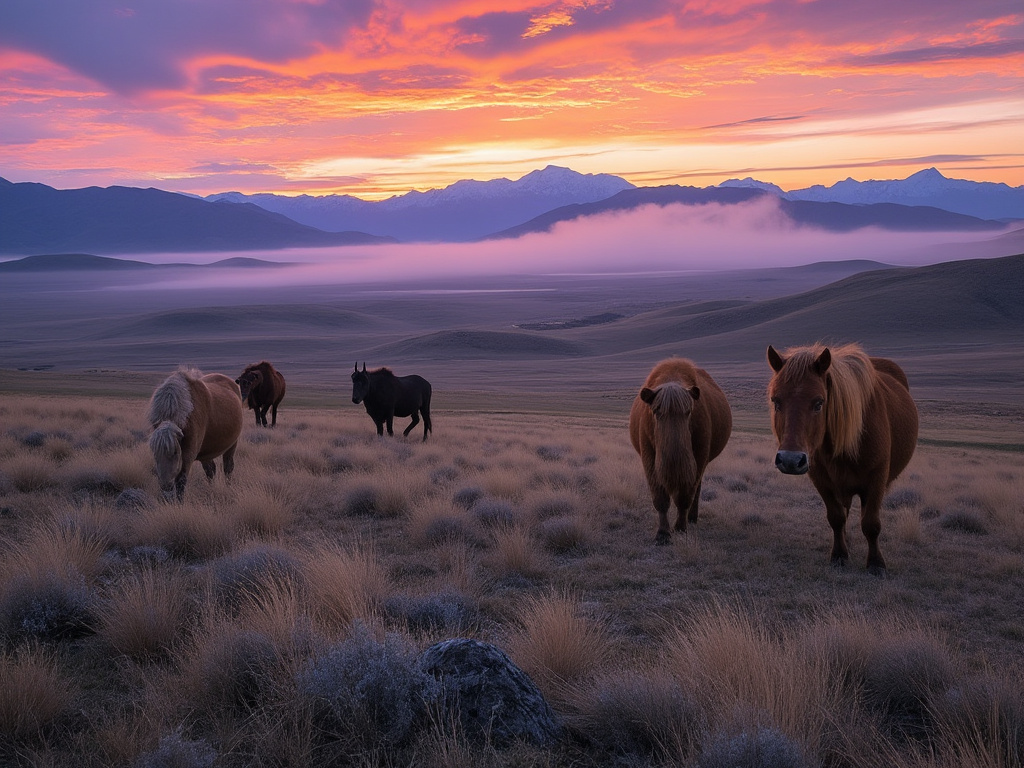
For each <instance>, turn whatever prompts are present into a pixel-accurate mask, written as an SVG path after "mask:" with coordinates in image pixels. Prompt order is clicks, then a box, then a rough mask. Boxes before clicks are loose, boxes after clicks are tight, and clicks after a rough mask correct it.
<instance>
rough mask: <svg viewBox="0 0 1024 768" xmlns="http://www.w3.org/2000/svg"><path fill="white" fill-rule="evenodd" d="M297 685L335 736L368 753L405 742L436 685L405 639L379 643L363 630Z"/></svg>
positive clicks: (316, 662) (312, 666)
mask: <svg viewBox="0 0 1024 768" xmlns="http://www.w3.org/2000/svg"><path fill="white" fill-rule="evenodd" d="M297 684H298V691H299V695H300V697H302V698H305V699H307V700H309V701H310V702H311V703H312V705H313V706H314V707H315V709H316V711H317V714H318V718H319V720H320V722H321V727H322V728H324V729H325V730H326V731H327V732H328V733H329V734H330V736H331V737H333V738H334V739H337V740H339V741H343V742H345V743H349V744H351V745H352V746H353V747H356V748H360V747H361V748H364V749H365V748H369V747H372V746H379V745H381V744H384V745H387V746H391V747H394V746H397V745H399V744H401V743H403V742H404V741H406V739H407V738H408V737H409V735H410V734H411V732H412V729H413V726H414V725H415V724H416V722H417V720H418V719H419V718H420V717H421V716H422V715H423V713H424V712H425V704H426V702H427V701H429V700H430V699H432V698H433V696H434V692H435V689H436V685H437V684H436V681H435V680H434V679H433V678H432V677H430V676H429V675H427V674H425V673H424V672H423V671H422V670H420V669H419V666H418V664H417V663H416V653H415V650H414V648H413V647H412V646H411V645H410V643H409V642H408V641H407V640H406V639H404V638H403V637H402V636H400V635H397V634H389V635H387V636H386V637H385V638H384V641H383V642H380V641H378V640H376V639H375V638H374V637H373V636H372V635H371V634H370V632H369V631H368V630H367V629H366V628H365V627H363V626H357V627H356V631H355V632H354V633H353V634H352V636H351V637H349V638H348V639H346V640H343V641H342V642H340V643H337V644H335V645H334V646H332V647H330V648H329V649H328V650H327V651H325V652H324V653H323V654H321V655H319V656H317V657H315V658H313V659H311V660H310V662H309V663H308V664H307V665H306V666H305V667H304V668H303V669H302V670H300V672H299V674H298V679H297Z"/></svg>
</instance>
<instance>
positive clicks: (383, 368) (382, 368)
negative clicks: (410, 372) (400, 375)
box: [370, 365, 395, 376]
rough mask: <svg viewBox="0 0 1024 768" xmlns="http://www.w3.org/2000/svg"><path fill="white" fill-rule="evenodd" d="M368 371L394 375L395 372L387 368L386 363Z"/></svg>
mask: <svg viewBox="0 0 1024 768" xmlns="http://www.w3.org/2000/svg"><path fill="white" fill-rule="evenodd" d="M370 373H379V374H381V375H382V376H394V375H395V372H394V371H392V370H391V369H390V368H388V367H387V366H386V365H384V366H381V367H380V368H374V369H373V370H372V371H370Z"/></svg>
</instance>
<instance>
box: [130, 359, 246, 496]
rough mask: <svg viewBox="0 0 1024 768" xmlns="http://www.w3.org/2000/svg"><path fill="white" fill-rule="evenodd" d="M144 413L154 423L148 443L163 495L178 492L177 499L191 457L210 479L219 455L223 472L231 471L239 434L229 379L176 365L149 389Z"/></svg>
mask: <svg viewBox="0 0 1024 768" xmlns="http://www.w3.org/2000/svg"><path fill="white" fill-rule="evenodd" d="M148 418H149V423H150V426H152V427H153V434H152V435H150V437H149V447H150V449H151V450H152V451H153V458H154V459H155V460H156V475H157V479H158V480H159V482H160V490H162V491H163V493H164V497H165V498H167V499H170V498H173V497H174V496H175V495H177V498H178V501H181V500H182V499H183V498H184V497H185V482H186V481H187V480H188V473H189V470H190V469H191V468H192V462H194V461H198V462H200V463H201V464H202V465H203V470H204V471H205V472H206V476H207V477H208V478H210V479H211V480H212V479H213V476H214V474H215V473H216V471H217V467H216V465H215V464H214V463H213V460H214V459H216V458H217V457H218V456H223V458H222V459H221V461H222V462H223V464H224V476H225V477H230V476H231V471H232V470H233V469H234V467H235V448H236V447H237V445H238V436H239V435H240V434H241V433H242V400H241V398H240V397H239V391H238V386H237V385H236V384H235V382H233V381H232V380H231V379H230V378H228V377H227V376H225V375H224V374H222V373H209V374H207V375H205V376H204V375H203V374H202V373H201V372H200V371H197V370H195V369H194V368H181V369H179V370H177V371H175V372H174V373H172V374H171V375H170V376H168V377H167V379H166V380H165V381H164V383H163V384H161V385H160V386H159V387H157V389H156V391H155V392H154V393H153V397H152V398H151V399H150V401H149V415H148Z"/></svg>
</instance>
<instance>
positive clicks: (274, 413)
mask: <svg viewBox="0 0 1024 768" xmlns="http://www.w3.org/2000/svg"><path fill="white" fill-rule="evenodd" d="M270 426H272V427H276V426H277V403H274V404H273V405H272V406H271V407H270Z"/></svg>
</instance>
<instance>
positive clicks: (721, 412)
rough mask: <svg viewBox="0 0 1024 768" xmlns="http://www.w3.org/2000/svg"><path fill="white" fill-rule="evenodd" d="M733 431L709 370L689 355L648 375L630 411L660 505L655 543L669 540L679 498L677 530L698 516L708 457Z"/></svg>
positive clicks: (635, 444)
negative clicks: (671, 508) (671, 518)
mask: <svg viewBox="0 0 1024 768" xmlns="http://www.w3.org/2000/svg"><path fill="white" fill-rule="evenodd" d="M731 433H732V410H730V408H729V401H728V400H726V398H725V393H724V392H722V390H721V389H720V388H719V386H718V385H717V384H716V383H715V381H714V379H712V378H711V376H710V375H709V374H708V372H707V371H705V370H703V369H701V368H698V367H697V366H695V365H694V364H693V363H692V362H690V361H689V360H685V359H683V358H671V359H668V360H662V361H661V362H660V363H658V364H657V365H656V366H654V369H653V370H652V371H651V372H650V374H649V375H648V376H647V380H646V381H645V382H644V386H643V388H642V389H641V390H640V392H639V394H637V396H636V398H635V399H634V400H633V407H632V408H631V409H630V412H629V439H630V441H631V442H632V443H633V447H634V448H635V449H636V452H637V453H639V454H640V460H641V461H642V462H643V465H644V473H645V474H646V475H647V484H648V485H649V486H650V488H651V500H652V501H653V502H654V508H655V509H656V510H657V511H658V534H657V536H656V537H655V540H654V541H655V543H656V544H668V543H669V541H671V538H672V533H671V531H670V530H669V527H668V508H669V506H670V504H671V502H672V500H673V499H674V500H675V503H676V509H677V510H678V513H679V514H678V516H677V517H676V530H677V531H685V530H686V522H687V520H689V521H690V522H691V523H695V522H697V508H698V506H699V505H700V487H701V481H702V480H703V478H704V470H705V469H706V468H707V465H708V462H710V461H711V460H712V459H713V458H715V457H716V456H718V454H720V453H721V452H722V450H723V449H724V448H725V444H726V443H727V442H728V441H729V435H730V434H731Z"/></svg>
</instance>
